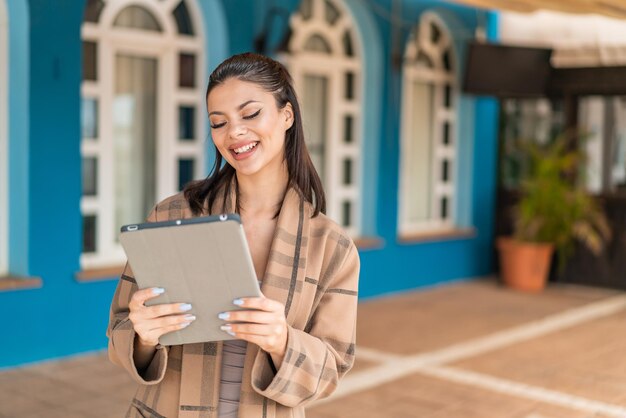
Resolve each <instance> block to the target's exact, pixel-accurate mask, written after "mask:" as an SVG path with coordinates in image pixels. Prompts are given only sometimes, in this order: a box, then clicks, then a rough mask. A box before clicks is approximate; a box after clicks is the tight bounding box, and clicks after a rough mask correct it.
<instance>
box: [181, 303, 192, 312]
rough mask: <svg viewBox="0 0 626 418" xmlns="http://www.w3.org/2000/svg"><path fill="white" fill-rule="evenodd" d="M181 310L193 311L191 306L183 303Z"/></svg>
mask: <svg viewBox="0 0 626 418" xmlns="http://www.w3.org/2000/svg"><path fill="white" fill-rule="evenodd" d="M179 309H180V310H181V311H183V312H184V311H190V310H191V305H190V304H188V303H181V304H180V307H179Z"/></svg>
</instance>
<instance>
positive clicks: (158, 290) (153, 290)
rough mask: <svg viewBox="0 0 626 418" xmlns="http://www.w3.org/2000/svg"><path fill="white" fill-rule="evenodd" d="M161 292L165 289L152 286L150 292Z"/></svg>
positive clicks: (158, 293) (157, 293) (156, 293)
mask: <svg viewBox="0 0 626 418" xmlns="http://www.w3.org/2000/svg"><path fill="white" fill-rule="evenodd" d="M163 292H165V289H163V288H162V287H153V288H152V293H153V294H155V295H160V294H161V293H163Z"/></svg>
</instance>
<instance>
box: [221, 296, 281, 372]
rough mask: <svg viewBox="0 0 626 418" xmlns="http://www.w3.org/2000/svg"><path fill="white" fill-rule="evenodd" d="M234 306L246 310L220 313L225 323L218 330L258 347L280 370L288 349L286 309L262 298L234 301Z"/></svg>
mask: <svg viewBox="0 0 626 418" xmlns="http://www.w3.org/2000/svg"><path fill="white" fill-rule="evenodd" d="M233 303H234V304H235V305H237V306H239V307H241V308H244V309H245V310H241V311H229V312H222V313H221V314H220V315H219V318H220V319H223V320H225V321H227V323H225V324H224V325H222V326H221V327H220V328H221V329H222V330H223V331H226V332H227V333H229V334H230V335H232V336H234V337H236V338H240V339H242V340H245V341H248V342H251V343H254V344H256V345H258V346H259V347H261V349H262V350H264V351H266V352H267V353H269V354H270V355H271V356H272V361H273V362H274V365H275V366H276V367H277V368H278V367H280V364H281V363H282V359H283V357H284V355H285V350H286V349H287V320H286V319H285V306H284V305H283V304H282V303H280V302H277V301H275V300H272V299H267V298H264V297H260V298H241V299H235V300H234V301H233ZM248 309H250V310H248ZM233 322H240V323H233Z"/></svg>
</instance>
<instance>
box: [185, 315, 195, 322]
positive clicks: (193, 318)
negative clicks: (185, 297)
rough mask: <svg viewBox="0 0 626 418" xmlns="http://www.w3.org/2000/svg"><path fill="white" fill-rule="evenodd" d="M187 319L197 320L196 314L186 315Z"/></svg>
mask: <svg viewBox="0 0 626 418" xmlns="http://www.w3.org/2000/svg"><path fill="white" fill-rule="evenodd" d="M185 320H187V321H189V322H191V321H195V320H196V316H195V315H185Z"/></svg>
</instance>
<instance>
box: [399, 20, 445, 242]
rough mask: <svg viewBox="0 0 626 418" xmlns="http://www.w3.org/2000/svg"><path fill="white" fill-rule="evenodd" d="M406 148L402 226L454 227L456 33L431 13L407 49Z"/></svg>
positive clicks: (402, 160) (404, 89)
mask: <svg viewBox="0 0 626 418" xmlns="http://www.w3.org/2000/svg"><path fill="white" fill-rule="evenodd" d="M402 70H403V78H402V83H403V84H402V121H401V125H402V126H401V148H400V193H399V196H400V205H399V212H400V213H399V223H398V226H399V230H400V232H401V233H411V232H419V231H428V230H440V229H449V228H452V227H454V219H455V207H456V202H455V199H456V195H457V193H456V183H457V182H456V173H457V166H456V159H457V144H456V142H457V141H456V119H457V118H456V106H457V83H456V77H455V71H456V63H455V60H454V53H453V45H452V38H451V36H450V34H449V33H448V31H447V29H446V28H445V26H444V25H443V24H442V23H441V21H440V20H439V18H438V17H437V16H436V15H434V14H431V13H425V14H424V15H423V16H422V18H421V19H420V23H419V25H418V26H417V27H416V28H415V29H414V30H413V32H412V33H411V35H410V38H409V41H408V44H407V46H406V51H405V54H404V65H403V69H402Z"/></svg>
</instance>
